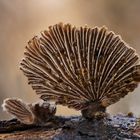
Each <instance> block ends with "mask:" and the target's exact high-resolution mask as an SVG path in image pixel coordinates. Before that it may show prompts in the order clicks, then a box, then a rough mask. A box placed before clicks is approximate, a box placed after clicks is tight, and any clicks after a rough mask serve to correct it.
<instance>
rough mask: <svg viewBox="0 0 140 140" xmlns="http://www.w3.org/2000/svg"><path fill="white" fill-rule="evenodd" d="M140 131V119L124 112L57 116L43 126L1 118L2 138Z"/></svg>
mask: <svg viewBox="0 0 140 140" xmlns="http://www.w3.org/2000/svg"><path fill="white" fill-rule="evenodd" d="M139 132H140V127H139V119H138V118H135V117H133V116H124V115H117V116H108V117H107V118H106V119H102V120H86V119H83V118H81V117H80V116H77V117H68V118H65V117H60V116H56V117H55V118H54V119H53V120H52V121H51V122H49V123H48V124H47V125H46V126H44V127H39V126H35V125H24V124H21V123H20V122H19V121H17V120H16V119H13V120H10V121H0V139H1V140H3V139H4V140H123V139H129V140H140V135H139V134H140V133H139Z"/></svg>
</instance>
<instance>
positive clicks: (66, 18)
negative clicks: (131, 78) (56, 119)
mask: <svg viewBox="0 0 140 140" xmlns="http://www.w3.org/2000/svg"><path fill="white" fill-rule="evenodd" d="M58 22H64V23H71V24H73V25H76V26H81V25H85V24H87V25H88V26H90V27H94V26H103V25H106V26H107V27H108V29H109V30H113V31H114V32H115V33H116V34H120V35H121V36H122V38H123V40H125V41H126V42H127V43H128V44H129V45H130V46H132V47H134V48H135V49H136V50H137V53H138V54H140V0H133V1H132V0H86V1H85V0H24V1H23V0H12V1H11V0H0V104H2V102H3V99H5V98H7V97H19V98H21V99H23V100H24V101H26V102H29V103H31V102H35V101H37V100H38V97H37V96H36V94H35V93H34V91H33V90H32V89H31V86H30V85H28V84H27V79H26V77H25V76H24V75H23V73H22V72H21V71H20V70H19V63H20V60H21V59H22V57H23V52H24V47H25V46H26V44H27V42H28V40H29V39H31V38H32V37H33V36H35V35H36V34H38V33H39V32H40V31H43V30H44V29H47V28H48V26H49V25H53V24H56V23H58ZM139 92H140V87H138V88H137V89H136V90H135V91H134V92H133V93H130V94H129V95H128V96H126V98H124V99H121V101H120V102H118V103H116V104H114V105H112V106H111V107H109V108H108V112H110V113H112V114H115V113H119V112H123V113H127V112H130V111H132V112H134V114H136V115H137V116H140V109H139V106H140V101H139V100H140V93H139ZM57 114H59V115H74V114H79V112H76V111H74V110H72V109H67V108H66V107H61V106H59V108H58V111H57ZM9 117H10V116H9V115H7V114H6V113H5V112H2V109H1V108H0V119H6V118H9Z"/></svg>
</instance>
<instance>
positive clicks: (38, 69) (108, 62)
mask: <svg viewBox="0 0 140 140" xmlns="http://www.w3.org/2000/svg"><path fill="white" fill-rule="evenodd" d="M20 69H21V70H22V71H23V73H24V75H25V76H26V77H27V78H28V83H29V84H30V85H31V86H32V88H33V90H35V91H36V93H37V94H38V95H39V96H40V98H41V99H42V100H43V101H44V102H43V103H42V104H40V103H37V104H34V105H31V104H30V105H28V104H25V103H23V101H21V100H19V99H6V100H5V101H4V104H3V108H4V109H5V110H6V111H7V112H9V113H11V114H12V115H14V116H16V117H17V118H18V119H19V120H20V121H21V122H23V123H27V124H32V123H39V124H40V123H42V122H45V121H48V120H49V119H50V118H51V117H53V116H54V115H55V112H56V108H55V105H57V104H60V105H65V106H68V107H69V108H74V109H76V110H81V113H82V116H83V117H84V118H88V119H93V118H95V117H96V115H101V114H105V110H106V108H107V107H108V106H109V105H111V104H113V103H116V102H118V101H119V100H120V99H121V98H123V97H124V96H125V95H127V94H128V93H129V92H132V91H133V90H134V89H135V88H136V87H137V86H138V83H139V82H140V65H139V56H138V54H137V53H136V52H135V50H134V49H133V48H131V47H129V45H127V44H126V43H125V42H124V41H123V40H122V39H121V37H120V36H119V35H116V34H115V33H114V32H112V31H108V29H107V28H106V27H101V28H99V27H95V28H89V27H87V26H84V27H79V28H77V27H75V26H72V25H70V24H62V23H59V24H56V25H54V26H50V27H49V29H48V30H47V31H43V32H41V35H40V36H35V37H34V38H33V39H31V40H30V41H29V42H28V45H27V46H26V50H25V53H24V58H23V59H22V61H21V64H20ZM51 102H54V103H55V104H54V106H52V105H51V104H50V103H51Z"/></svg>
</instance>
